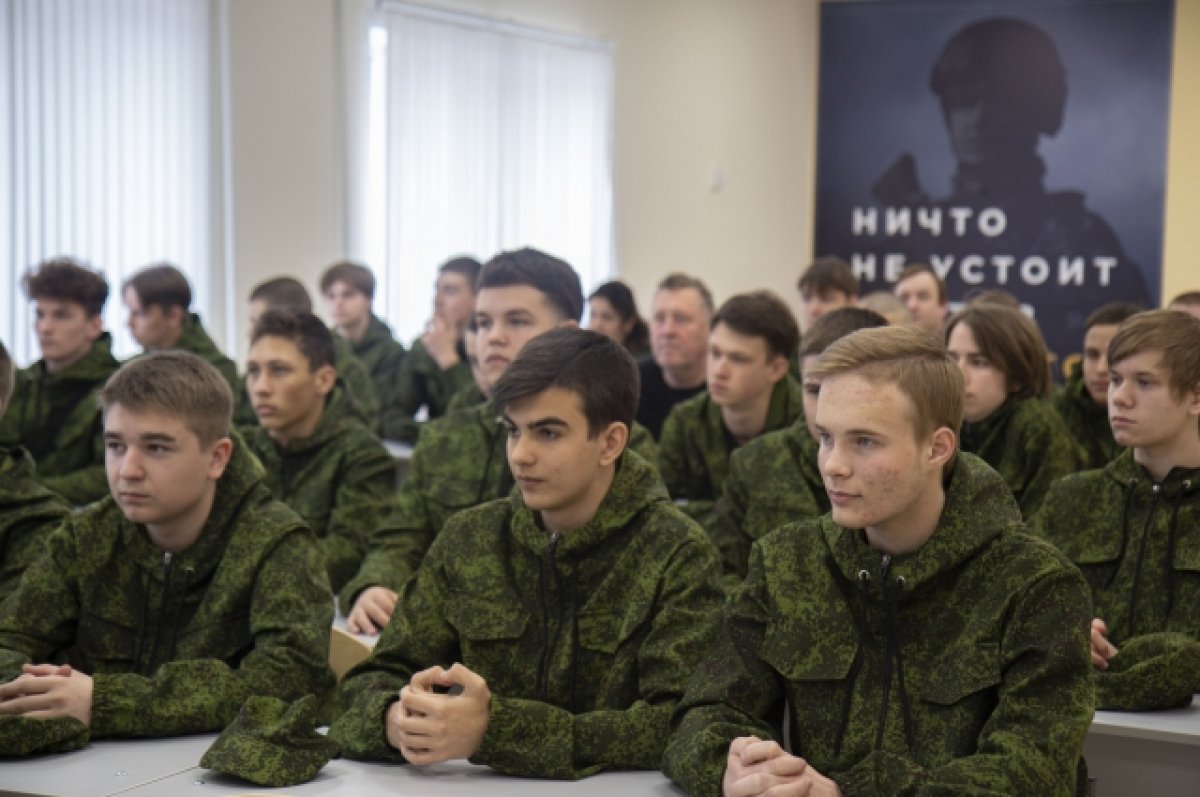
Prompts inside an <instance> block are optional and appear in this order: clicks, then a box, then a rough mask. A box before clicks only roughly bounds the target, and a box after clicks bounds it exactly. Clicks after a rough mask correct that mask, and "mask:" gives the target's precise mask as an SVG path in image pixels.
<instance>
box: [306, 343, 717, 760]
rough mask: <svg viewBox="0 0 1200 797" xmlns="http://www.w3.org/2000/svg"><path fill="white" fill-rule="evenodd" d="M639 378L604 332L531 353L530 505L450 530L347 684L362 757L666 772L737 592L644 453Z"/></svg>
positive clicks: (339, 737) (522, 480)
mask: <svg viewBox="0 0 1200 797" xmlns="http://www.w3.org/2000/svg"><path fill="white" fill-rule="evenodd" d="M637 384H638V376H637V366H636V365H635V364H634V362H633V358H632V357H630V355H629V354H628V352H626V351H625V350H624V349H623V348H622V347H621V346H620V345H619V344H617V343H614V342H613V341H611V340H609V339H608V338H606V337H604V336H602V335H599V334H598V333H594V332H590V331H586V330H579V329H559V330H554V331H551V332H547V333H545V334H543V335H541V336H539V337H537V338H536V339H534V340H533V341H531V342H530V343H529V344H528V345H527V346H525V348H524V349H523V350H522V352H521V353H520V355H518V357H517V359H516V360H515V361H514V362H513V363H512V365H511V366H510V367H509V368H508V370H507V371H506V372H505V373H504V375H503V376H502V377H501V378H500V380H499V382H498V383H497V384H496V387H495V392H494V395H493V400H494V402H495V404H496V407H497V408H498V409H499V410H500V411H501V412H502V413H503V419H504V426H505V428H506V430H507V433H508V445H507V453H508V460H509V465H510V467H511V469H512V472H513V475H514V477H515V479H516V482H517V486H518V488H519V492H514V493H513V494H512V495H511V496H509V497H508V498H506V499H501V500H497V501H492V502H489V503H486V504H484V505H482V506H479V507H475V508H473V509H470V510H467V511H464V512H461V513H459V514H457V515H455V516H454V517H453V518H451V519H450V521H449V522H448V523H447V525H446V528H445V529H444V530H443V531H442V533H441V535H440V536H439V537H438V538H437V540H436V541H435V542H434V544H433V546H432V547H431V548H430V550H429V553H428V555H427V556H426V558H425V561H424V562H423V563H422V565H421V568H420V569H419V570H418V572H417V574H416V576H415V577H414V578H413V579H412V580H410V581H409V582H408V583H407V584H406V585H405V587H404V590H403V594H402V595H401V596H400V599H399V602H398V605H397V607H396V611H395V614H394V616H393V620H392V622H391V624H390V625H389V626H388V627H387V629H386V630H385V631H384V634H383V637H382V638H381V639H380V641H379V644H378V646H376V648H375V650H374V652H373V654H372V656H371V658H369V659H368V660H367V661H366V662H364V663H363V664H361V665H359V666H358V667H356V668H355V669H353V670H351V672H350V673H349V674H347V676H346V679H345V681H344V682H343V688H342V692H341V700H340V712H341V713H340V715H339V716H337V717H336V718H335V720H334V723H333V726H332V727H331V729H330V735H331V736H332V737H333V738H334V739H335V740H336V741H337V742H338V743H339V744H340V745H341V746H342V750H343V753H344V754H346V755H349V756H352V757H356V758H368V759H383V760H391V761H399V762H404V761H407V762H409V763H412V764H421V765H423V764H431V763H436V762H438V761H443V760H446V759H448V758H469V759H471V760H472V761H474V762H476V763H481V764H487V765H489V766H492V767H494V768H496V769H498V770H500V771H502V772H505V773H510V774H517V775H525V776H535V777H548V778H579V777H584V776H586V775H590V774H593V773H595V772H599V771H602V770H605V769H631V768H634V769H652V768H655V767H657V766H658V762H659V759H660V758H661V755H662V751H663V745H664V743H665V741H666V733H667V722H668V718H669V716H670V712H671V709H672V707H673V706H674V705H675V703H676V702H677V701H678V699H679V697H680V696H681V694H682V692H683V689H684V685H685V684H686V682H687V679H688V676H689V675H690V674H691V671H692V669H693V668H694V666H695V664H696V663H697V662H698V661H699V658H700V656H701V655H702V654H703V653H704V651H705V650H706V649H707V648H708V647H709V645H711V644H712V642H713V640H714V635H715V631H716V628H717V619H718V616H719V615H718V610H719V608H720V604H721V600H722V593H721V588H720V585H719V582H718V575H719V570H718V567H717V560H716V552H715V551H714V550H713V548H712V546H711V545H710V544H709V543H708V541H707V539H705V536H704V533H703V531H702V530H701V529H700V528H699V527H698V526H696V525H695V524H694V523H693V522H692V521H690V520H688V519H687V518H686V517H685V516H684V515H683V514H682V513H680V512H679V511H678V510H677V509H675V507H674V506H672V504H671V502H670V500H669V499H668V497H667V495H666V493H665V491H664V490H663V489H662V486H661V482H660V480H659V479H658V478H657V476H656V474H655V472H654V470H653V469H652V468H651V467H650V465H649V464H648V463H646V462H645V460H643V459H642V458H641V457H640V456H638V455H637V454H636V453H634V452H626V451H625V443H626V440H627V438H628V433H629V432H628V430H629V428H630V426H631V425H632V423H633V417H634V414H635V411H636V407H637ZM447 688H448V689H451V690H455V689H456V688H457V689H461V691H460V692H459V693H457V694H454V693H451V694H445V693H442V692H443V691H444V689H447ZM397 690H399V693H397Z"/></svg>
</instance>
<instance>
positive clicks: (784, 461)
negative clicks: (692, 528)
mask: <svg viewBox="0 0 1200 797" xmlns="http://www.w3.org/2000/svg"><path fill="white" fill-rule="evenodd" d="M828 511H829V495H828V494H827V493H826V492H825V482H824V481H823V480H822V479H821V471H820V470H818V468H817V442H816V441H815V440H813V437H812V435H811V434H809V432H808V426H807V425H805V423H804V419H803V417H801V418H800V419H799V420H797V421H796V422H795V423H793V424H792V425H791V426H789V427H787V428H786V429H780V430H779V431H776V432H768V433H767V434H765V435H763V436H762V437H759V438H756V439H754V440H751V441H750V442H749V443H747V444H746V445H744V446H742V447H741V448H739V449H738V450H737V451H734V452H733V456H732V457H730V458H729V475H728V476H727V477H726V479H725V493H724V495H722V496H721V497H720V498H719V499H718V500H717V504H716V507H715V509H714V511H713V514H712V516H711V517H710V518H709V520H708V522H707V524H706V527H707V529H708V533H709V536H710V537H711V538H712V541H713V542H714V543H715V544H716V546H717V549H718V550H720V552H721V568H722V570H723V571H724V579H725V585H726V586H727V587H729V588H733V587H735V586H737V585H738V584H740V583H741V582H742V579H744V578H745V577H746V567H747V565H748V562H749V559H750V546H751V545H752V544H753V543H754V541H755V540H757V539H758V538H759V537H762V536H765V535H766V534H767V532H769V531H772V530H774V529H776V528H778V527H779V526H782V525H784V524H785V523H795V522H797V521H801V520H808V519H809V518H814V517H817V516H818V515H823V514H825V513H826V512H828Z"/></svg>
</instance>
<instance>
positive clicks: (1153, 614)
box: [1031, 450, 1200, 663]
mask: <svg viewBox="0 0 1200 797" xmlns="http://www.w3.org/2000/svg"><path fill="white" fill-rule="evenodd" d="M1031 525H1032V528H1033V530H1034V531H1035V532H1036V533H1038V534H1039V535H1041V536H1042V537H1044V538H1045V539H1047V540H1049V541H1050V542H1051V543H1053V544H1054V545H1055V546H1057V547H1058V548H1059V549H1060V550H1061V551H1062V552H1063V553H1064V554H1065V555H1066V557H1067V558H1068V559H1070V560H1071V561H1072V562H1074V563H1075V565H1076V566H1077V567H1078V568H1079V569H1080V571H1082V572H1083V576H1084V578H1085V579H1087V582H1088V585H1089V586H1090V587H1091V603H1090V604H1089V605H1090V607H1091V612H1092V616H1093V617H1099V618H1100V619H1102V620H1104V622H1105V624H1106V625H1107V626H1108V638H1109V640H1110V641H1111V642H1112V643H1113V644H1115V645H1116V646H1117V647H1118V648H1120V649H1122V650H1123V649H1124V647H1125V646H1126V645H1127V644H1129V643H1130V642H1131V641H1133V640H1135V639H1137V638H1138V637H1139V636H1141V635H1143V634H1152V633H1158V632H1164V631H1167V632H1175V633H1180V634H1187V635H1189V636H1190V637H1192V638H1193V639H1195V638H1198V637H1200V468H1192V469H1186V468H1175V469H1173V470H1172V471H1171V472H1170V473H1169V474H1167V478H1166V479H1164V480H1163V481H1162V482H1158V483H1156V482H1155V481H1154V479H1153V478H1152V477H1151V476H1150V474H1149V473H1148V472H1147V471H1146V470H1145V468H1143V467H1142V466H1141V465H1139V464H1138V463H1137V462H1136V461H1135V460H1134V458H1133V451H1132V450H1126V451H1124V452H1122V453H1121V454H1120V456H1118V457H1117V458H1116V459H1115V460H1113V461H1112V462H1110V463H1109V464H1108V465H1107V466H1106V467H1105V468H1104V469H1103V470H1090V471H1084V472H1083V473H1076V474H1072V475H1070V476H1068V477H1066V478H1063V479H1060V480H1058V481H1057V482H1055V483H1054V486H1053V487H1051V489H1050V493H1049V494H1048V495H1047V496H1046V501H1045V502H1044V503H1043V505H1042V509H1041V511H1040V512H1039V513H1038V514H1037V515H1036V516H1035V517H1034V518H1033V521H1032V523H1031ZM1122 655H1123V653H1118V654H1117V656H1116V658H1114V659H1113V662H1114V663H1115V662H1116V660H1117V659H1119V658H1120V657H1121V656H1122Z"/></svg>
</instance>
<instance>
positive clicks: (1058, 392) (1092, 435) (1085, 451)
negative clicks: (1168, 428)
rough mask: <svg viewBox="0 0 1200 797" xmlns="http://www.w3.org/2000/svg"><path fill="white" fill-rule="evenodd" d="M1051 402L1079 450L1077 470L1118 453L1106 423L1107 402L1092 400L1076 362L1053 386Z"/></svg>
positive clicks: (1097, 465)
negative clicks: (1065, 380)
mask: <svg viewBox="0 0 1200 797" xmlns="http://www.w3.org/2000/svg"><path fill="white" fill-rule="evenodd" d="M1051 403H1052V404H1053V405H1054V409H1055V410H1056V411H1057V412H1058V414H1059V416H1060V417H1061V418H1062V419H1063V424H1065V425H1066V427H1067V431H1068V432H1070V433H1071V437H1072V438H1073V439H1074V440H1075V443H1076V444H1077V445H1078V446H1079V448H1080V450H1081V452H1082V456H1083V463H1082V464H1081V466H1080V470H1088V469H1091V468H1103V467H1104V466H1105V465H1107V464H1108V463H1110V462H1112V461H1113V460H1114V459H1115V458H1116V457H1117V455H1118V454H1120V453H1121V451H1122V448H1121V446H1119V445H1117V441H1116V440H1114V439H1113V435H1112V427H1111V426H1109V423H1108V405H1107V404H1097V403H1096V402H1095V401H1093V400H1092V394H1091V393H1088V390H1087V385H1086V384H1085V383H1084V381H1083V368H1082V367H1080V366H1076V367H1075V370H1073V371H1072V372H1071V376H1070V378H1068V379H1067V382H1066V384H1064V385H1061V386H1060V387H1058V388H1056V389H1055V391H1054V398H1053V399H1052V401H1051Z"/></svg>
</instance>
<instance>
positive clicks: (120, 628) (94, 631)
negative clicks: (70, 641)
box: [69, 612, 138, 672]
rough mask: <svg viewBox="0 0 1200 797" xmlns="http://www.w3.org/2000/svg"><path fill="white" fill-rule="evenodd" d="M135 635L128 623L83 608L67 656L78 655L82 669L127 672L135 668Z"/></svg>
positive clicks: (134, 629)
mask: <svg viewBox="0 0 1200 797" xmlns="http://www.w3.org/2000/svg"><path fill="white" fill-rule="evenodd" d="M137 637H138V630H137V628H136V627H134V626H133V625H131V624H128V623H125V622H122V621H119V620H114V619H110V618H106V617H103V616H101V615H99V614H93V613H90V612H83V613H81V614H80V617H79V628H78V630H77V631H76V642H75V646H74V648H73V649H72V650H71V651H70V654H69V658H70V659H71V660H75V659H76V658H77V657H78V659H79V660H80V661H82V663H83V668H84V669H85V671H92V670H94V671H96V672H128V671H131V670H134V669H136V663H135V662H134V656H135V655H136V653H137Z"/></svg>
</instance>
